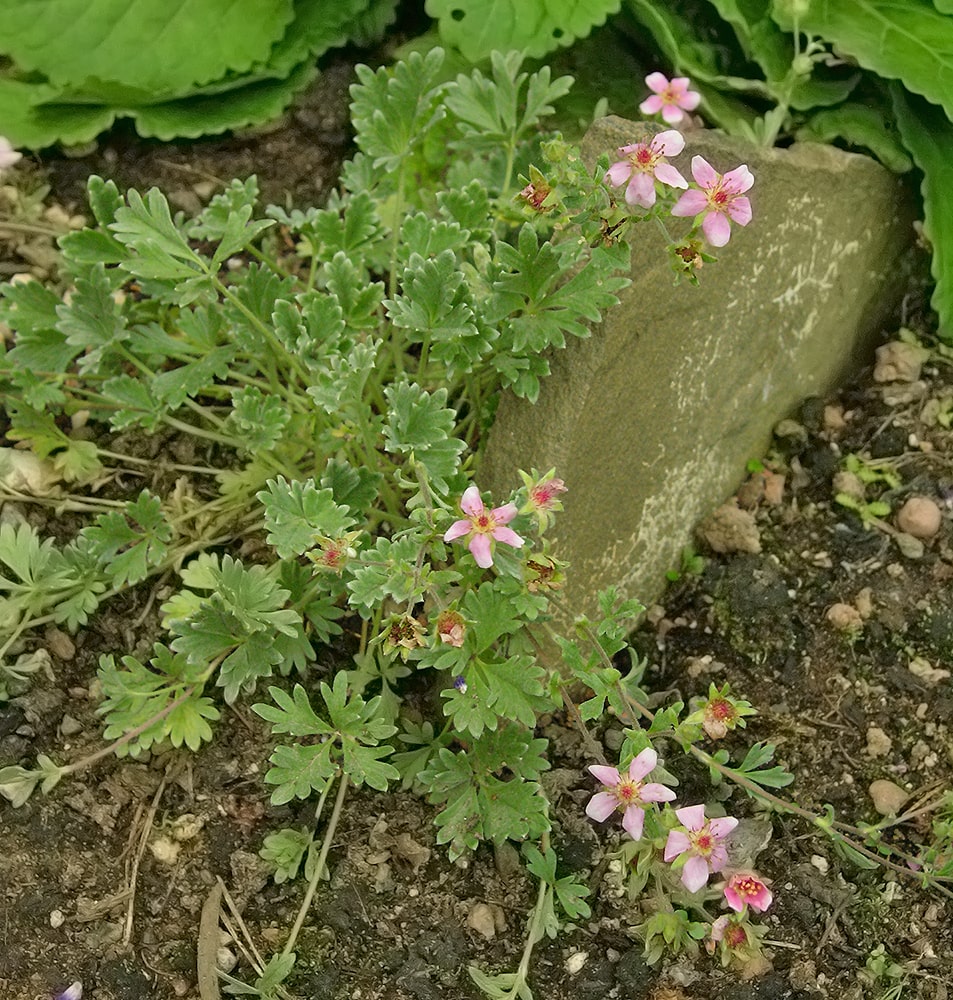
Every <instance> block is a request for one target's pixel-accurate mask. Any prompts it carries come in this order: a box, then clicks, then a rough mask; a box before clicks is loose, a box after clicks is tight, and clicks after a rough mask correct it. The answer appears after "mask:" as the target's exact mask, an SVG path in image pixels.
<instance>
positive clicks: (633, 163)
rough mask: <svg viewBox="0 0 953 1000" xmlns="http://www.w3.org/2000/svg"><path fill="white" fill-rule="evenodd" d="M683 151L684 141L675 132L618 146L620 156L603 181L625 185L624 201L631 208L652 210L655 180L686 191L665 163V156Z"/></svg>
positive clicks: (672, 168) (615, 185) (683, 179)
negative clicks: (637, 207) (632, 206)
mask: <svg viewBox="0 0 953 1000" xmlns="http://www.w3.org/2000/svg"><path fill="white" fill-rule="evenodd" d="M684 148H685V140H684V139H683V138H682V135H681V133H680V132H676V131H675V130H674V129H672V130H670V131H668V132H659V134H658V135H656V136H655V137H654V138H653V139H652V141H651V142H637V143H634V144H633V145H631V146H620V147H619V156H621V157H622V159H621V160H618V161H617V162H616V163H613V164H612V166H611V167H609V169H608V170H607V171H606V173H605V181H606V182H607V183H608V184H611V185H612V186H613V187H618V186H619V185H620V184H625V182H626V181H628V182H629V183H628V185H627V186H626V189H625V200H626V201H627V202H628V203H629V204H630V205H641V206H642V207H643V208H651V207H652V206H653V205H654V204H655V181H656V180H660V181H661V182H662V183H663V184H667V185H668V186H669V187H674V188H687V187H688V181H686V180H685V178H684V177H682V175H681V174H680V173H679V172H678V171H677V170H676V169H675V168H674V167H673V166H672V165H671V164H670V163H667V162H666V160H665V157H666V156H678V154H679V153H680V152H681V151H682V150H683V149H684Z"/></svg>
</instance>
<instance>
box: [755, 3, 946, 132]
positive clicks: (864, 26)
mask: <svg viewBox="0 0 953 1000" xmlns="http://www.w3.org/2000/svg"><path fill="white" fill-rule="evenodd" d="M774 16H775V17H776V18H778V20H779V21H780V22H781V23H782V25H783V26H784V27H786V28H790V27H791V24H790V18H789V17H788V16H787V13H786V11H785V8H784V6H783V5H779V6H778V7H776V9H775V15H774ZM798 25H799V27H800V30H801V31H804V32H810V33H812V34H815V35H820V36H821V37H822V38H824V39H825V40H826V41H828V42H833V43H834V45H835V46H836V47H837V50H838V51H839V52H840V53H842V54H843V55H847V56H852V57H853V58H854V59H856V60H857V62H859V63H860V65H861V66H863V67H865V68H866V69H872V70H873V71H874V72H876V73H878V74H879V75H880V76H883V77H886V78H887V79H889V80H901V81H902V82H903V84H904V86H905V87H906V88H907V90H912V91H913V92H914V93H915V94H920V95H922V96H923V97H925V98H926V99H927V100H928V101H930V102H932V103H933V104H939V105H940V106H941V107H943V109H944V110H945V111H946V115H947V117H948V118H953V18H950V17H949V16H948V15H946V14H941V13H940V12H939V11H937V10H936V9H935V8H934V7H933V6H932V5H931V4H929V3H925V2H921V0H917V2H907V3H897V2H896V0H852V2H851V3H843V2H842V0H812V2H811V3H810V5H809V6H808V9H807V11H806V12H805V13H804V14H803V15H802V16H801V17H800V19H799V21H798Z"/></svg>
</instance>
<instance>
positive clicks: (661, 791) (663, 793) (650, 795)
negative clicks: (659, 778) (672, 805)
mask: <svg viewBox="0 0 953 1000" xmlns="http://www.w3.org/2000/svg"><path fill="white" fill-rule="evenodd" d="M639 798H640V799H641V800H642V801H643V802H672V801H674V799H675V792H674V791H672V789H671V788H666V787H665V785H659V784H658V783H657V782H654V781H653V782H651V783H650V784H648V785H643V786H642V790H641V791H640V792H639Z"/></svg>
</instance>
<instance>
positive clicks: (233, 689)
mask: <svg viewBox="0 0 953 1000" xmlns="http://www.w3.org/2000/svg"><path fill="white" fill-rule="evenodd" d="M209 573H210V574H211V575H212V576H214V578H215V592H214V593H212V594H211V595H210V596H208V597H207V598H204V599H203V600H202V602H201V604H200V605H199V607H198V610H197V611H195V613H194V614H193V615H192V616H191V618H189V619H187V620H178V619H176V620H174V621H171V622H170V625H171V626H172V628H173V630H174V631H175V632H176V633H178V637H177V638H176V639H175V640H174V641H173V643H172V648H173V649H174V650H175V651H176V652H180V653H184V654H185V655H186V656H188V658H189V661H190V662H191V663H195V664H199V665H205V666H208V665H209V664H211V663H212V662H213V661H215V660H216V659H219V658H223V659H222V662H221V666H220V667H219V671H218V680H217V683H218V685H219V686H220V687H223V688H224V689H225V700H226V701H227V702H229V703H231V702H233V701H234V700H235V698H237V697H238V693H239V691H241V690H242V689H244V690H246V691H251V690H253V689H254V687H255V685H256V683H257V681H258V680H259V679H260V678H263V677H269V676H271V673H272V668H273V667H274V666H276V665H279V664H281V663H282V662H283V660H284V655H283V651H282V649H281V648H280V647H279V646H278V644H277V638H276V637H277V635H285V636H288V637H292V638H294V637H299V636H301V635H302V632H303V626H302V622H301V616H300V615H299V614H298V612H297V611H294V610H292V609H291V608H285V607H284V605H285V602H286V601H287V599H288V596H289V595H288V591H287V590H283V589H281V588H280V587H278V585H277V584H276V583H275V582H274V580H273V579H272V577H271V575H270V573H269V572H268V570H266V569H265V568H264V567H262V566H251V567H245V566H243V565H242V564H241V563H240V562H239V561H238V560H236V559H233V558H232V557H231V556H224V557H223V559H222V563H221V567H220V568H212V567H210V568H209Z"/></svg>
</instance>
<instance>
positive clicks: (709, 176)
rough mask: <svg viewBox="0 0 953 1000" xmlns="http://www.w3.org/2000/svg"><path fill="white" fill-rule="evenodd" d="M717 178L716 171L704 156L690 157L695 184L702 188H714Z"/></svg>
mask: <svg viewBox="0 0 953 1000" xmlns="http://www.w3.org/2000/svg"><path fill="white" fill-rule="evenodd" d="M719 176H720V175H719V173H718V171H717V170H715V168H714V167H713V166H712V165H711V164H710V163H709V162H708V160H706V159H705V157H704V156H693V157H692V177H694V178H695V181H696V183H698V184H701V186H702V187H704V188H707V187H714V185H715V184H717V183H718V178H719Z"/></svg>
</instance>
